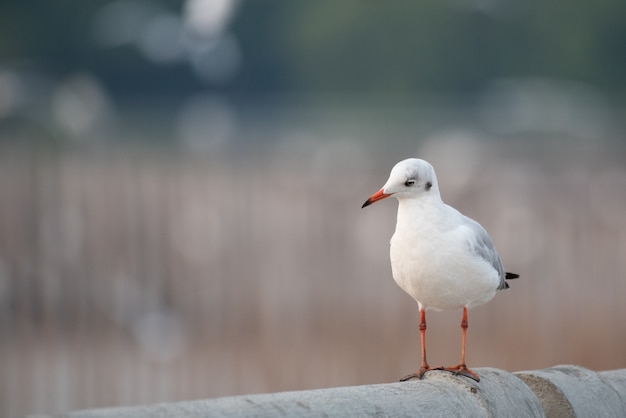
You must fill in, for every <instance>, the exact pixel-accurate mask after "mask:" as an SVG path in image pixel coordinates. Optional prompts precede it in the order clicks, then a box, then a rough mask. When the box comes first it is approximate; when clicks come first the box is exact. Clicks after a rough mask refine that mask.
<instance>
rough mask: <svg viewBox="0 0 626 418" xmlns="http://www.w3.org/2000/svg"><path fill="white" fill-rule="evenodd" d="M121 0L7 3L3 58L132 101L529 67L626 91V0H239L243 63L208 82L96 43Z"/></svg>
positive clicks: (308, 90)
mask: <svg viewBox="0 0 626 418" xmlns="http://www.w3.org/2000/svg"><path fill="white" fill-rule="evenodd" d="M117 2H118V3H119V2H127V3H128V2H131V3H136V4H143V5H147V6H150V7H152V8H153V9H154V10H158V11H160V12H163V13H165V14H167V15H168V16H174V17H176V16H178V17H180V16H181V13H182V9H183V7H182V4H181V3H180V2H174V1H167V0H118V1H117ZM111 3H115V2H110V1H104V0H93V1H90V2H84V1H81V0H65V1H63V2H45V1H36V2H20V1H17V0H9V1H4V2H2V3H1V4H0V60H1V62H2V66H3V67H4V68H7V67H10V68H11V69H13V70H17V71H19V70H22V69H25V68H27V69H35V70H37V71H41V72H44V73H47V74H50V75H52V76H56V77H64V76H67V75H68V74H72V73H75V72H80V71H83V72H89V73H91V74H93V75H94V76H96V77H97V78H98V79H99V80H100V81H101V82H103V83H104V85H105V86H106V87H107V88H108V90H109V91H110V92H112V93H113V94H114V95H116V96H118V97H122V98H123V97H128V96H131V97H132V96H141V97H153V96H157V97H159V96H160V97H164V98H168V99H171V98H172V97H176V96H181V97H183V96H186V95H187V94H189V93H191V92H194V91H198V90H199V89H208V90H216V91H219V92H222V93H225V94H230V95H232V96H233V97H236V98H241V99H246V98H250V97H256V96H259V95H266V94H272V95H281V94H289V95H293V96H299V97H303V98H307V97H311V96H319V95H327V94H331V95H334V94H359V95H372V98H375V97H381V96H390V97H403V98H408V99H410V98H414V97H415V96H417V95H420V94H437V95H459V94H461V95H464V94H466V93H472V92H474V91H477V90H480V89H481V88H482V87H483V86H484V84H485V83H486V82H488V81H489V80H492V79H493V78H498V77H510V76H527V75H530V76H548V77H555V78H566V79H572V80H575V81H581V82H585V83H589V84H592V85H594V86H596V87H599V88H600V89H602V90H604V91H605V92H609V93H610V94H612V95H613V96H614V97H616V98H622V97H623V96H624V94H626V80H625V79H624V77H623V74H624V73H626V54H625V52H626V51H625V48H626V30H625V29H624V28H625V27H626V26H625V25H624V24H625V23H626V2H623V1H621V0H600V1H598V2H595V3H593V4H591V3H588V2H583V1H574V2H568V3H567V4H563V3H562V2H560V1H558V0H544V1H530V2H524V1H521V0H515V1H502V0H472V1H457V0H447V1H435V0H426V1H421V2H411V1H394V2H385V3H383V2H375V1H369V0H346V1H341V2H337V1H330V0H318V1H308V2H291V1H284V2H278V1H274V2H268V1H266V2H260V1H248V2H241V3H239V7H237V8H236V15H235V17H234V20H233V21H232V23H231V24H230V29H229V32H231V33H232V35H233V36H234V39H236V41H237V42H238V45H239V48H240V50H241V56H242V65H241V66H240V69H239V71H238V72H237V73H236V75H235V76H234V77H232V78H231V79H229V80H228V81H227V82H221V83H216V82H211V80H208V81H207V80H202V79H201V78H200V77H197V75H196V74H194V72H193V71H191V70H190V67H189V66H188V65H185V63H184V62H182V61H180V62H173V63H167V64H164V63H158V62H154V61H151V60H149V59H147V58H146V57H145V56H143V55H142V54H141V53H140V52H138V50H137V48H135V47H133V46H132V45H130V46H129V45H127V46H123V45H122V46H117V47H103V46H102V45H98V43H97V42H96V41H95V40H94V30H93V27H94V22H95V20H96V19H97V16H98V12H99V10H101V8H102V7H104V6H105V5H109V4H111ZM116 29H117V28H115V27H114V28H112V30H116ZM140 29H141V28H139V29H138V30H140ZM215 59H218V58H215Z"/></svg>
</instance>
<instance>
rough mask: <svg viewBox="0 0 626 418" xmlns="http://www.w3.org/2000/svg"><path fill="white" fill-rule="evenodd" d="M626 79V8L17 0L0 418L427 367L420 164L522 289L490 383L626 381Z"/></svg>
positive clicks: (436, 316)
mask: <svg viewBox="0 0 626 418" xmlns="http://www.w3.org/2000/svg"><path fill="white" fill-rule="evenodd" d="M624 74H626V3H625V2H623V1H620V0H603V1H599V2H594V3H593V4H591V3H589V2H569V3H567V5H564V4H563V3H562V2H560V1H557V0H543V1H535V0H513V1H511V0H509V1H503V0H437V1H421V2H409V1H397V2H374V1H362V0H359V1H356V0H354V1H353V0H346V1H341V2H337V1H330V0H319V1H309V2H303V1H301V2H292V1H253V0H249V1H235V0H185V1H169V0H117V1H102V0H92V1H88V2H85V1H80V0H67V1H64V2H20V1H17V0H7V1H4V2H2V3H0V415H2V416H15V415H20V414H32V413H39V412H48V413H53V412H62V411H67V410H72V409H80V408H95V407H112V406H120V405H131V404H142V403H155V402H169V401H178V400H186V399H199V398H208V397H217V396H224V395H237V394H247V393H259V392H272V391H284V390H299V389H310V388H321V387H330V386H339V385H360V384H369V383H382V382H390V381H396V380H398V379H399V378H400V377H402V376H404V375H406V374H408V373H411V372H413V371H415V369H417V367H418V366H419V349H420V346H419V334H418V327H417V325H418V310H417V304H416V303H415V302H414V301H413V300H412V299H411V298H410V297H409V296H407V295H405V294H404V293H403V292H402V290H400V289H399V288H398V287H397V286H396V284H395V283H394V282H393V279H392V277H391V269H390V266H389V255H388V249H389V239H390V237H391V235H392V233H393V229H394V226H395V212H396V203H395V202H393V201H385V202H382V203H380V204H377V205H375V206H372V207H369V208H367V210H361V209H360V206H361V204H362V203H363V201H365V199H366V198H367V197H368V196H369V195H370V194H372V193H374V192H375V191H377V190H378V189H379V188H380V187H381V186H382V185H383V183H384V182H385V180H386V179H387V176H388V173H389V170H390V169H391V167H392V166H393V164H395V163H396V162H397V161H399V160H402V159H404V158H408V157H411V156H417V157H421V158H424V159H427V160H429V161H430V162H431V163H432V164H433V165H434V166H435V168H436V170H437V173H438V176H439V182H440V187H441V190H442V194H443V198H444V200H445V201H446V202H447V203H449V204H452V205H453V206H455V207H457V208H458V209H460V210H461V211H462V212H464V213H466V214H468V215H469V216H471V217H473V218H475V219H476V220H478V221H479V222H480V223H481V224H482V225H483V226H484V227H485V228H486V229H487V230H488V231H489V232H490V234H491V236H492V238H493V240H494V242H495V244H496V246H497V247H498V250H499V252H500V255H501V257H502V259H503V261H504V264H505V267H506V268H507V270H509V271H513V272H516V273H519V274H521V276H522V278H520V279H519V280H516V281H514V282H511V289H510V290H509V291H507V292H500V293H498V295H497V296H496V298H495V299H494V300H493V301H492V302H491V303H489V304H487V305H485V306H482V307H479V308H476V309H474V310H472V311H471V312H470V316H469V322H470V328H469V332H468V352H467V360H468V364H469V365H470V367H484V366H490V367H498V368H503V369H505V370H509V371H515V370H531V369H537V368H543V367H549V366H552V365H555V364H565V363H575V364H579V365H582V366H585V367H588V368H591V369H594V370H603V369H615V368H623V367H626V331H625V329H624V326H623V323H624V321H625V320H626V304H624V296H625V295H626V218H625V217H624V213H625V210H626V209H625V205H626V136H625V129H626V124H625V122H624V119H625V116H626V107H625V104H626V101H625V99H626V78H625V77H624ZM460 315H461V314H460V312H442V313H431V314H429V318H428V320H429V331H428V332H429V341H428V343H429V345H428V348H429V360H430V362H431V364H433V365H441V364H443V365H454V364H456V363H457V362H458V358H459V355H460V328H459V323H460V319H461V318H460Z"/></svg>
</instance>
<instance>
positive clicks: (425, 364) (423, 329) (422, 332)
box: [400, 309, 443, 382]
mask: <svg viewBox="0 0 626 418" xmlns="http://www.w3.org/2000/svg"><path fill="white" fill-rule="evenodd" d="M420 339H421V341H422V366H421V367H420V368H419V370H418V371H416V372H415V373H412V374H410V375H408V376H404V377H403V378H402V379H400V381H401V382H404V381H405V380H409V379H412V378H414V377H417V378H418V379H421V378H422V377H424V373H426V372H427V371H429V370H442V369H443V368H442V367H437V368H432V367H430V366H429V365H428V362H427V361H426V311H424V309H420Z"/></svg>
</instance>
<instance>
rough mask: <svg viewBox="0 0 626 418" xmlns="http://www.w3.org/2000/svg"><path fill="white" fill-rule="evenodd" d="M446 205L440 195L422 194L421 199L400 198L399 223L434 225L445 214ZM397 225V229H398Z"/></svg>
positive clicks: (417, 225)
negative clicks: (443, 208)
mask: <svg viewBox="0 0 626 418" xmlns="http://www.w3.org/2000/svg"><path fill="white" fill-rule="evenodd" d="M443 206H445V204H444V203H443V201H442V200H441V197H440V196H439V195H432V196H422V197H420V198H419V199H398V220H397V224H396V225H397V226H399V225H411V226H414V227H419V226H420V225H423V226H426V225H433V224H436V223H438V221H439V218H440V217H441V216H443V214H442V210H441V209H442V207H443ZM397 226H396V229H397Z"/></svg>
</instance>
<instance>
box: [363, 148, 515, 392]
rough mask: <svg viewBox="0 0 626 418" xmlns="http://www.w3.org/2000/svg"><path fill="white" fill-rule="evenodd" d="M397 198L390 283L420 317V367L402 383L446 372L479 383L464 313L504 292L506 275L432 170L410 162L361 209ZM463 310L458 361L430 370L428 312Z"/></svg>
mask: <svg viewBox="0 0 626 418" xmlns="http://www.w3.org/2000/svg"><path fill="white" fill-rule="evenodd" d="M389 196H393V197H395V198H396V199H398V220H397V223H396V231H395V233H394V234H393V237H392V238H391V248H390V257H391V270H392V274H393V278H394V280H395V281H396V283H397V284H398V286H400V287H401V288H402V290H404V291H405V292H406V293H408V294H409V295H411V296H412V297H413V299H415V300H416V301H417V304H418V306H419V312H420V323H419V329H420V336H421V343H422V365H421V367H420V368H419V370H418V371H416V372H415V373H413V374H410V375H408V376H406V377H404V378H403V379H402V381H404V380H408V379H411V378H413V377H417V378H419V379H421V378H422V377H423V375H424V373H425V372H427V371H429V370H448V371H451V372H454V373H455V374H461V375H464V376H467V377H470V378H472V379H474V380H476V381H479V380H480V378H479V377H478V375H477V374H476V373H474V372H473V371H471V370H470V369H469V368H468V367H467V365H466V364H465V336H466V332H467V310H468V309H470V308H473V307H474V306H479V305H482V304H484V303H486V302H489V301H490V300H491V299H493V297H494V296H495V294H496V291H497V290H502V289H507V288H508V287H509V285H508V284H507V282H506V280H508V279H514V278H517V277H519V275H517V274H514V273H507V272H505V271H504V268H503V267H502V261H500V257H499V256H498V253H497V252H496V249H495V247H494V245H493V243H492V241H491V238H490V237H489V235H488V234H487V232H486V231H485V230H484V229H483V227H482V226H480V224H478V222H476V221H474V220H473V219H470V218H468V217H467V216H465V215H463V214H461V213H460V212H459V211H457V210H456V209H454V208H453V207H451V206H448V205H446V204H445V203H444V202H443V201H442V200H441V195H440V194H439V186H438V184H437V176H436V175H435V170H434V169H433V167H432V165H430V164H429V163H428V162H426V161H424V160H420V159H417V158H409V159H407V160H404V161H400V162H399V163H398V164H396V165H395V166H394V167H393V169H392V170H391V174H390V175H389V179H388V180H387V182H386V183H385V185H384V186H383V187H382V189H380V190H379V191H378V192H376V193H374V194H373V195H372V196H370V198H369V199H367V200H366V201H365V203H364V204H363V206H362V208H364V207H366V206H369V205H371V204H372V203H374V202H377V201H379V200H381V199H384V198H386V197H389ZM461 308H463V319H462V321H461V330H462V343H461V344H462V345H461V362H460V363H459V364H458V365H456V366H454V367H446V368H444V367H439V368H432V367H430V366H429V365H428V363H427V361H426V311H427V310H428V309H432V310H436V311H439V310H453V309H461Z"/></svg>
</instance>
